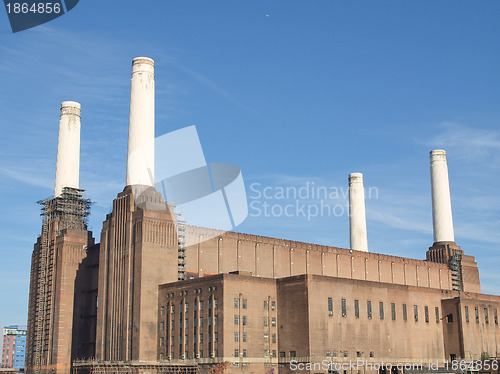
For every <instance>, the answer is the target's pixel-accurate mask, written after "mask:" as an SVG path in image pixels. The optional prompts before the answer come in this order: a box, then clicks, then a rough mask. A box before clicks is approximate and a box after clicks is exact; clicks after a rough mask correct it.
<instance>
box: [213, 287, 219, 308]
mask: <svg viewBox="0 0 500 374" xmlns="http://www.w3.org/2000/svg"><path fill="white" fill-rule="evenodd" d="M215 289H217V287H216V288H215ZM218 307H219V300H218V299H214V308H215V309H217V308H218Z"/></svg>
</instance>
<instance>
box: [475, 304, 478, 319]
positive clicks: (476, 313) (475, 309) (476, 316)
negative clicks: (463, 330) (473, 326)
mask: <svg viewBox="0 0 500 374" xmlns="http://www.w3.org/2000/svg"><path fill="white" fill-rule="evenodd" d="M475 310H476V323H479V308H478V307H477V306H476V309H475Z"/></svg>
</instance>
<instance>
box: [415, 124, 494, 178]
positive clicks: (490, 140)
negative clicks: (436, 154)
mask: <svg viewBox="0 0 500 374" xmlns="http://www.w3.org/2000/svg"><path fill="white" fill-rule="evenodd" d="M438 129H439V130H440V131H439V133H438V134H437V135H436V136H434V137H433V138H431V139H428V140H426V141H424V142H422V143H423V144H426V145H429V146H431V147H434V148H438V147H439V148H444V149H446V150H450V151H451V152H453V153H454V157H455V158H457V159H461V160H464V161H470V162H473V161H475V160H485V159H486V158H488V157H492V158H493V159H492V161H493V162H491V163H490V166H491V167H494V168H498V167H499V166H500V165H499V164H498V161H499V160H500V130H496V129H485V128H477V127H472V126H467V125H463V124H458V123H453V122H443V123H441V124H440V125H438ZM455 151H456V152H455Z"/></svg>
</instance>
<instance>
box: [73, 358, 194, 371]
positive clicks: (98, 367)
mask: <svg viewBox="0 0 500 374" xmlns="http://www.w3.org/2000/svg"><path fill="white" fill-rule="evenodd" d="M146 373H147V374H199V368H198V365H196V364H194V363H193V364H187V363H178V364H175V363H163V362H142V361H132V362H125V361H75V362H73V374H146Z"/></svg>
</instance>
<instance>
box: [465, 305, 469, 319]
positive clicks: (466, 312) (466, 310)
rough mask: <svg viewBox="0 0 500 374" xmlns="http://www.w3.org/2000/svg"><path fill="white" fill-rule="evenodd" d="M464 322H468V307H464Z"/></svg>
mask: <svg viewBox="0 0 500 374" xmlns="http://www.w3.org/2000/svg"><path fill="white" fill-rule="evenodd" d="M465 322H469V307H468V306H466V307H465Z"/></svg>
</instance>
